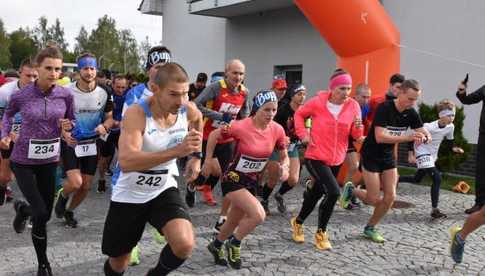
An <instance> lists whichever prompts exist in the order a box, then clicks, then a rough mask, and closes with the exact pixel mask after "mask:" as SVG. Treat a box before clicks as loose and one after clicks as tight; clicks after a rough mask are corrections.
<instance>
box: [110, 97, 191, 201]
mask: <svg viewBox="0 0 485 276" xmlns="http://www.w3.org/2000/svg"><path fill="white" fill-rule="evenodd" d="M138 104H139V105H140V106H141V107H142V108H143V110H144V111H145V115H146V123H145V131H144V132H143V145H142V149H141V150H142V151H144V152H157V151H164V150H167V149H170V148H173V147H175V146H177V145H178V144H180V143H181V142H182V140H183V139H184V137H185V136H186V135H187V132H188V122H187V108H186V107H185V106H184V107H182V108H181V109H180V110H179V113H178V116H177V121H176V122H175V124H174V125H173V126H171V127H169V128H165V129H162V128H160V126H159V125H158V124H157V123H156V122H155V120H153V117H152V114H151V112H150V108H149V107H148V103H147V102H146V101H145V100H141V101H140V102H138ZM177 175H179V172H178V168H177V163H176V159H172V160H170V161H168V162H165V163H163V164H160V165H157V166H155V167H153V168H151V169H149V170H146V171H136V172H127V173H125V172H123V171H121V169H120V168H119V165H117V166H116V170H115V173H114V175H113V181H112V185H113V193H112V195H111V200H112V201H116V202H125V203H145V202H148V201H150V200H152V199H154V198H156V197H157V196H158V195H160V194H161V193H162V192H163V191H165V190H166V189H168V188H171V187H177V181H176V180H175V178H174V176H177Z"/></svg>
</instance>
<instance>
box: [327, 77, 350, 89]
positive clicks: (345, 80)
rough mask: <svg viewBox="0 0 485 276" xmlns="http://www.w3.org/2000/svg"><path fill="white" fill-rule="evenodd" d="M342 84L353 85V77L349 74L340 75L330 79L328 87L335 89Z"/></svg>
mask: <svg viewBox="0 0 485 276" xmlns="http://www.w3.org/2000/svg"><path fill="white" fill-rule="evenodd" d="M340 85H352V77H351V76H350V75H349V74H342V75H338V76H336V77H334V78H333V79H331V80H330V84H329V85H328V87H329V88H330V90H334V89H335V88H336V87H337V86H340Z"/></svg>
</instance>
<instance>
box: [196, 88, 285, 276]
mask: <svg viewBox="0 0 485 276" xmlns="http://www.w3.org/2000/svg"><path fill="white" fill-rule="evenodd" d="M277 102H278V99H277V97H276V94H275V93H274V92H273V91H270V90H266V91H261V92H259V93H258V94H257V95H256V96H255V97H254V99H253V114H254V115H253V116H251V117H249V118H246V119H243V120H240V121H233V122H232V123H231V125H230V126H227V127H225V128H220V129H217V130H214V131H213V132H212V133H211V134H210V136H209V138H208V141H207V149H206V156H207V157H206V164H205V165H206V166H217V164H216V162H217V159H215V158H213V153H214V147H215V145H216V142H217V140H218V139H227V138H234V140H235V141H236V143H237V144H236V150H235V155H234V157H233V159H232V161H231V163H230V164H229V167H228V169H227V170H226V172H225V173H224V175H223V177H222V185H221V187H222V193H223V195H224V196H225V197H226V198H227V199H229V201H230V204H231V207H230V211H229V213H228V215H227V221H226V222H225V223H224V224H223V225H222V227H221V231H220V233H219V234H218V235H217V236H216V238H215V239H214V240H213V241H212V242H211V243H209V245H208V247H207V248H208V249H209V251H210V252H211V254H212V255H213V256H214V260H215V262H216V264H218V265H223V266H226V265H227V263H229V264H230V265H231V267H233V268H235V269H240V268H241V258H240V249H241V247H240V245H241V240H242V239H243V238H244V237H245V236H247V235H248V234H249V233H250V232H251V231H252V230H253V229H254V228H256V226H258V225H259V224H261V223H262V222H263V221H264V219H265V212H264V209H263V207H262V206H261V203H259V201H258V200H257V199H256V197H255V196H254V195H255V192H256V186H257V185H258V177H259V176H260V174H261V172H262V171H263V169H264V166H265V165H266V162H267V161H268V159H269V157H270V156H271V153H272V152H273V149H275V148H276V149H277V150H278V151H279V154H280V163H281V164H282V165H281V180H282V181H285V180H286V179H287V178H288V167H289V159H288V153H287V151H286V147H287V138H286V136H285V131H284V129H283V127H281V125H279V124H278V123H276V122H274V121H273V118H274V116H275V115H276V110H277V108H278V103H277ZM228 238H229V240H228V241H227V242H226V243H225V247H226V250H227V254H228V256H227V261H226V259H225V258H224V249H223V248H222V245H223V244H224V241H225V240H226V239H228Z"/></svg>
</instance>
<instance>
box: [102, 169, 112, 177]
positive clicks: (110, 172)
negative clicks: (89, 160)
mask: <svg viewBox="0 0 485 276" xmlns="http://www.w3.org/2000/svg"><path fill="white" fill-rule="evenodd" d="M104 175H106V176H113V171H112V170H110V169H107V170H106V172H105V173H104Z"/></svg>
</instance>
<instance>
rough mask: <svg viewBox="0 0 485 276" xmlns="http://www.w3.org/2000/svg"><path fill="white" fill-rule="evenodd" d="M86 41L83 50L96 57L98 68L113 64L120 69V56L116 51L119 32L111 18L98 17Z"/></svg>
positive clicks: (105, 16)
mask: <svg viewBox="0 0 485 276" xmlns="http://www.w3.org/2000/svg"><path fill="white" fill-rule="evenodd" d="M88 41H89V43H88V47H87V49H85V50H88V51H90V52H92V53H93V54H94V55H96V56H97V57H98V66H99V67H100V68H108V67H110V66H111V65H112V64H113V66H116V68H117V69H118V70H119V69H120V68H119V67H120V56H119V55H118V54H119V53H118V51H117V50H118V49H119V48H120V47H119V34H118V31H117V30H116V21H115V20H114V19H113V18H110V17H108V16H107V15H104V16H103V17H102V18H100V19H98V24H97V26H96V29H94V30H92V31H91V34H90V35H89V39H88Z"/></svg>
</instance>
